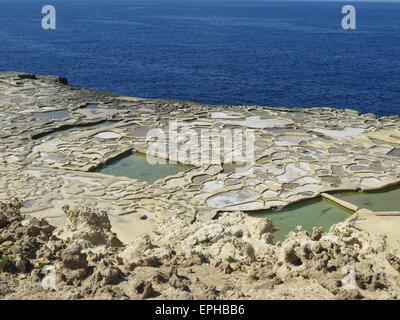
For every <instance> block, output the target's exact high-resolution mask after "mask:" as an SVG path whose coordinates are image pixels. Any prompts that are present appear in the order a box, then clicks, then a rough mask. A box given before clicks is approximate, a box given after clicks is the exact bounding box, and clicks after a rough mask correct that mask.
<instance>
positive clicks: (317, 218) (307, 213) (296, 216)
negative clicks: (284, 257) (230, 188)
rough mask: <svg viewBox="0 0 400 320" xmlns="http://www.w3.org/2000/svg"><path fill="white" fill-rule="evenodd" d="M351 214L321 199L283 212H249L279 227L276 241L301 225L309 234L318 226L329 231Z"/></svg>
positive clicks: (309, 201)
mask: <svg viewBox="0 0 400 320" xmlns="http://www.w3.org/2000/svg"><path fill="white" fill-rule="evenodd" d="M351 214H352V212H350V211H347V210H345V209H343V208H341V207H338V206H335V205H334V204H332V203H331V202H329V201H327V200H325V199H322V198H321V197H319V198H316V199H312V200H307V201H302V202H300V203H298V204H293V205H290V206H288V207H285V208H283V209H281V210H260V211H253V212H249V215H251V216H253V217H259V218H268V219H270V220H271V221H272V223H273V224H274V225H275V226H277V227H279V231H277V232H276V233H275V237H274V239H275V241H282V240H284V239H285V236H286V235H287V234H288V233H289V232H290V231H294V230H295V229H296V227H297V226H299V225H301V226H303V227H304V228H305V229H306V230H307V231H309V232H311V231H312V228H313V227H318V226H322V227H324V231H328V230H329V228H330V227H331V226H332V225H334V224H335V223H338V222H341V221H343V220H345V219H347V218H348V217H350V215H351Z"/></svg>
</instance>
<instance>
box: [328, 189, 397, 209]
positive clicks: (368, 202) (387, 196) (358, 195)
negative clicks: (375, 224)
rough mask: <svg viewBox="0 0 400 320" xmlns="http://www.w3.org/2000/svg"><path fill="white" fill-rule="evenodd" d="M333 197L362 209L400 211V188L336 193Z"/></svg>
mask: <svg viewBox="0 0 400 320" xmlns="http://www.w3.org/2000/svg"><path fill="white" fill-rule="evenodd" d="M333 195H334V196H335V197H337V198H339V199H342V200H345V201H347V202H350V203H352V204H354V205H356V206H357V207H359V208H360V209H362V208H365V209H369V210H372V211H400V188H399V187H398V186H397V187H394V188H390V189H386V190H380V191H368V192H366V191H362V192H361V191H360V192H336V193H333Z"/></svg>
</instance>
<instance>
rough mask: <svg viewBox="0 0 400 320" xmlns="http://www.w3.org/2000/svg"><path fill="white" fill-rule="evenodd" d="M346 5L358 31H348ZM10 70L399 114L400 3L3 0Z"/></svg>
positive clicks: (182, 93)
mask: <svg viewBox="0 0 400 320" xmlns="http://www.w3.org/2000/svg"><path fill="white" fill-rule="evenodd" d="M46 4H52V5H54V6H55V7H56V10H57V29H56V30H54V31H45V30H43V29H42V27H41V19H42V17H43V15H42V14H41V9H42V7H43V6H44V5H46ZM344 4H353V5H354V6H355V7H356V10H357V29H356V30H343V29H342V27H341V19H342V17H343V15H342V14H341V8H342V7H343V5H344ZM7 70H18V71H24V72H31V73H38V74H52V75H62V76H66V77H68V79H69V81H70V84H71V85H75V86H81V87H87V88H93V89H100V90H106V91H110V92H114V93H119V94H124V95H132V96H139V97H154V98H166V99H180V100H191V101H199V102H205V103H210V104H233V105H236V104H256V105H264V106H287V107H295V106H301V107H314V106H326V107H337V108H353V109H357V110H359V111H360V112H363V113H366V112H373V113H375V114H378V115H391V114H400V91H399V88H400V3H367V2H354V3H351V1H350V2H346V3H343V2H299V1H298V2H287V1H262V0H255V1H253V0H196V1H190V0H164V1H162V0H137V1H134V0H133V1H128V0H125V1H122V0H112V1H111V0H110V1H104V0H103V1H99V0H84V1H74V0H56V1H54V0H45V1H39V0H0V71H7Z"/></svg>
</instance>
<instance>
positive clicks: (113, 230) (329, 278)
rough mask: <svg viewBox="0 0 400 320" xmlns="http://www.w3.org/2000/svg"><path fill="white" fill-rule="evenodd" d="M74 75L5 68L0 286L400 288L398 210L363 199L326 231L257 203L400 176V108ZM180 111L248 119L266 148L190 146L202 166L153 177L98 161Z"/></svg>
mask: <svg viewBox="0 0 400 320" xmlns="http://www.w3.org/2000/svg"><path fill="white" fill-rule="evenodd" d="M67 83H68V81H67V79H65V78H61V77H50V76H49V77H46V76H45V77H44V76H36V75H28V74H24V73H17V72H6V73H0V150H1V154H0V201H1V204H0V298H2V299H397V298H399V297H400V296H399V294H400V292H399V291H400V285H399V283H400V281H399V280H400V279H399V276H400V274H399V272H400V255H399V248H400V242H399V239H400V238H399V235H397V234H396V232H393V230H396V228H397V227H398V226H399V225H400V221H399V219H400V216H399V215H398V214H397V210H396V208H394V209H393V211H394V212H392V214H391V215H377V214H374V212H371V211H368V210H358V211H357V212H355V213H354V215H352V216H351V217H349V219H347V220H346V221H344V222H341V223H338V224H336V225H333V226H332V227H331V228H330V230H325V233H324V230H321V229H320V228H314V229H313V231H312V232H307V231H305V230H304V229H303V228H302V227H300V226H299V227H298V228H297V230H296V232H292V233H290V234H289V235H288V236H287V237H286V239H285V240H284V241H283V242H278V243H274V241H273V240H274V236H273V235H274V232H275V230H276V228H275V227H274V226H273V224H272V223H271V221H269V220H267V219H263V220H260V219H257V218H252V217H249V216H248V215H247V214H246V213H244V212H247V211H252V210H261V209H269V208H276V207H277V208H279V207H284V206H287V205H289V204H292V203H295V202H298V201H301V200H305V199H311V198H314V197H316V196H318V195H321V194H324V193H329V192H331V191H337V190H375V189H382V188H385V187H387V186H391V185H396V184H398V183H399V182H400V118H399V117H398V116H391V117H381V118H377V117H376V116H375V115H373V114H359V113H358V112H356V111H354V110H337V109H329V108H312V109H302V108H296V109H285V108H261V107H256V106H208V105H204V104H200V103H193V102H184V101H166V100H157V99H142V98H133V97H123V96H118V95H115V94H111V93H106V92H99V91H95V90H88V89H81V88H76V87H70V86H68V85H67ZM90 105H94V106H96V107H95V108H88V106H90ZM49 112H50V113H52V116H49V117H45V116H43V115H44V114H45V113H49ZM105 121H109V122H111V124H110V125H107V126H104V127H96V128H88V129H87V130H76V131H74V130H72V131H71V132H69V133H68V134H65V135H62V134H60V135H57V136H56V137H46V134H48V133H53V132H56V131H57V130H61V129H68V128H70V129H74V128H77V127H79V126H88V125H95V124H99V123H102V122H105ZM171 121H175V122H177V125H178V129H179V130H180V133H181V134H182V136H184V134H185V133H188V132H199V131H201V130H206V131H207V130H208V132H212V134H213V135H215V136H217V137H220V136H221V135H222V132H223V130H244V129H246V130H249V129H251V130H252V132H253V134H254V150H253V151H254V155H255V161H254V163H252V164H251V165H250V168H248V170H245V171H240V170H236V169H238V167H239V165H237V164H235V163H233V164H227V163H223V162H221V163H218V162H216V163H203V162H201V161H199V159H197V160H193V159H192V158H191V157H190V156H189V155H188V154H186V153H184V152H182V153H178V154H177V160H178V162H180V163H182V164H186V165H191V166H192V169H188V170H186V171H184V172H181V173H178V174H176V175H173V176H168V177H165V178H161V179H159V180H157V181H156V182H155V183H153V184H149V183H146V182H143V181H138V180H135V179H130V178H127V177H115V176H110V175H105V174H102V173H99V172H94V171H95V169H96V168H98V167H99V166H101V165H104V164H105V163H108V162H109V161H111V160H113V159H115V158H117V157H119V156H121V155H122V154H124V153H126V152H131V151H135V152H141V153H147V152H148V150H149V147H150V144H151V142H152V141H151V139H149V136H148V133H149V131H151V130H154V129H163V128H164V129H165V128H167V127H168V125H169V122H171ZM164 132H169V131H168V130H167V129H166V130H164ZM38 137H43V138H40V139H39V138H38ZM165 139H166V140H167V141H168V142H170V141H171V135H170V134H169V135H168V134H167V135H166V136H165ZM177 143H178V145H180V144H182V145H184V144H186V145H187V146H189V147H190V146H193V145H191V144H190V143H191V141H187V140H185V139H183V140H182V141H178V142H177ZM214 147H215V146H214ZM209 148H213V146H210V147H203V145H201V147H200V151H201V152H204V153H206V152H208V151H209ZM214 149H215V148H214ZM217 149H218V148H217ZM222 153H223V150H221V154H222ZM157 156H158V157H160V158H169V156H168V154H164V153H162V152H159V153H158V154H157ZM18 199H20V200H18ZM360 209H363V208H360ZM397 230H398V229H397ZM46 266H51V267H52V268H53V269H48V270H55V277H56V281H55V283H56V285H55V288H54V287H52V286H51V287H52V288H50V289H49V288H48V289H45V288H44V287H43V284H44V283H46V277H47V276H49V275H46V274H44V272H43V270H44V269H46ZM47 279H48V278H47Z"/></svg>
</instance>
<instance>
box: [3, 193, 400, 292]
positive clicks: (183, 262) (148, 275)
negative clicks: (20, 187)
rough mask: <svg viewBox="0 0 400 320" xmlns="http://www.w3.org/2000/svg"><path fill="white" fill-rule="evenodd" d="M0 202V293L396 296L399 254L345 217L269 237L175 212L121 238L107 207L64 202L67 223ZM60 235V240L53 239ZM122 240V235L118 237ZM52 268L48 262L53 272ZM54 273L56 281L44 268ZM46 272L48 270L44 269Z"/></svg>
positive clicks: (253, 224)
mask: <svg viewBox="0 0 400 320" xmlns="http://www.w3.org/2000/svg"><path fill="white" fill-rule="evenodd" d="M20 207H21V202H19V201H17V200H16V201H8V202H6V203H0V216H1V217H2V218H1V221H2V227H0V298H7V299H13V298H34V299H45V298H51V299H53V298H57V299H82V298H85V299H160V298H161V299H248V298H251V299H282V298H285V299H397V298H398V297H399V294H400V288H399V278H400V270H399V261H400V258H399V255H398V252H396V251H394V250H392V249H391V248H390V247H389V246H388V245H387V243H386V240H385V237H383V236H381V235H373V234H369V233H367V232H366V231H363V230H360V229H358V228H357V226H355V225H354V224H353V223H351V222H343V223H339V224H336V225H334V226H332V228H331V229H330V230H329V231H328V232H327V233H323V230H322V229H320V228H315V229H314V230H313V232H312V233H311V234H309V233H308V232H306V231H305V230H304V229H303V228H302V227H298V228H297V230H296V232H291V233H290V234H289V235H288V236H287V237H286V239H285V240H284V241H282V242H278V243H277V244H273V242H272V239H273V233H274V231H275V227H274V226H273V225H272V223H271V222H270V221H269V220H267V219H265V220H264V219H263V220H260V219H257V218H252V217H249V216H247V215H246V214H244V213H242V212H225V213H222V214H221V215H220V216H219V217H218V218H217V219H214V220H210V221H207V222H201V221H196V222H194V223H188V222H187V221H186V220H185V219H184V218H179V217H173V218H171V219H167V220H163V221H159V222H158V223H157V224H156V226H155V228H154V232H152V233H150V234H143V235H140V236H139V237H137V239H135V241H133V242H132V243H130V244H128V245H123V244H122V243H120V242H119V240H118V239H117V238H116V237H115V235H114V234H113V233H112V232H111V226H110V222H109V219H108V216H107V214H105V213H104V212H103V213H98V212H96V211H93V210H90V209H88V208H77V209H70V208H68V207H67V208H65V213H66V215H67V220H68V221H67V223H66V225H65V226H64V227H63V228H60V229H58V230H54V227H52V226H50V225H49V224H48V223H47V222H46V221H45V220H39V219H36V218H32V219H29V220H25V219H24V217H23V216H22V215H21V214H20ZM58 235H60V237H59V236H58ZM117 240H118V241H117ZM52 268H53V269H52ZM51 270H53V271H54V274H53V275H54V276H55V279H54V286H49V285H48V286H45V285H44V283H45V284H46V283H50V284H51V283H52V282H51V281H50V280H51V279H52V278H49V277H50V275H51V274H50V275H49V274H46V272H49V271H51ZM45 271H46V272H45Z"/></svg>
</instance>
